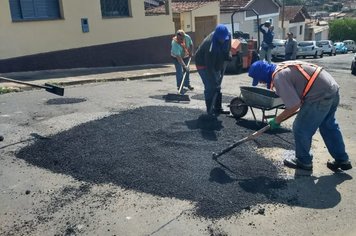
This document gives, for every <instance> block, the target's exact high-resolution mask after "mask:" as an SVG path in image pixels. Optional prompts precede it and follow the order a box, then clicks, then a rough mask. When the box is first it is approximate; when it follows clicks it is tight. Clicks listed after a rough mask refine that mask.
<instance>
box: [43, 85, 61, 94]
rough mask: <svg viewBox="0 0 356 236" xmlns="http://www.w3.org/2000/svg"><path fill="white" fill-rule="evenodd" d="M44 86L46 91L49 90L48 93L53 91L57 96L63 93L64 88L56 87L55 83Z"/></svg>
mask: <svg viewBox="0 0 356 236" xmlns="http://www.w3.org/2000/svg"><path fill="white" fill-rule="evenodd" d="M45 86H46V91H47V92H50V93H54V94H56V95H59V96H63V95H64V88H62V87H58V86H55V85H52V84H47V83H46V84H45Z"/></svg>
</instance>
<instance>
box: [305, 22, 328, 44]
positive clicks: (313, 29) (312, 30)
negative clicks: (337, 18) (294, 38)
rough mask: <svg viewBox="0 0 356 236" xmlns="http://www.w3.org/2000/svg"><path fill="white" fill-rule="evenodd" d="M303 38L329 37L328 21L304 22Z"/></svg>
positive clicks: (320, 38) (319, 38)
mask: <svg viewBox="0 0 356 236" xmlns="http://www.w3.org/2000/svg"><path fill="white" fill-rule="evenodd" d="M304 39H305V40H315V41H318V40H322V39H329V23H328V22H327V21H308V22H306V24H305V37H304Z"/></svg>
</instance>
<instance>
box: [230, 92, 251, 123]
mask: <svg viewBox="0 0 356 236" xmlns="http://www.w3.org/2000/svg"><path fill="white" fill-rule="evenodd" d="M230 111H231V114H232V115H233V116H234V117H235V118H237V119H238V118H241V117H243V116H245V115H246V113H247V111H248V106H247V105H246V104H245V102H244V101H243V100H242V99H241V98H239V97H236V98H234V99H232V100H231V102H230Z"/></svg>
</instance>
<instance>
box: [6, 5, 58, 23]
mask: <svg viewBox="0 0 356 236" xmlns="http://www.w3.org/2000/svg"><path fill="white" fill-rule="evenodd" d="M58 1H59V0H9V3H10V11H11V17H12V20H13V21H23V20H42V19H59V18H60V10H59V2H58Z"/></svg>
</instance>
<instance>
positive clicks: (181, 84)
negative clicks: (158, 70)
mask: <svg viewBox="0 0 356 236" xmlns="http://www.w3.org/2000/svg"><path fill="white" fill-rule="evenodd" d="M191 60H192V58H191V57H190V58H189V60H188V63H187V66H189V65H190V61H191ZM186 75H187V71H185V72H184V74H183V78H182V82H181V83H180V86H179V90H178V93H179V94H181V92H182V88H183V84H184V81H185V76H186Z"/></svg>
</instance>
